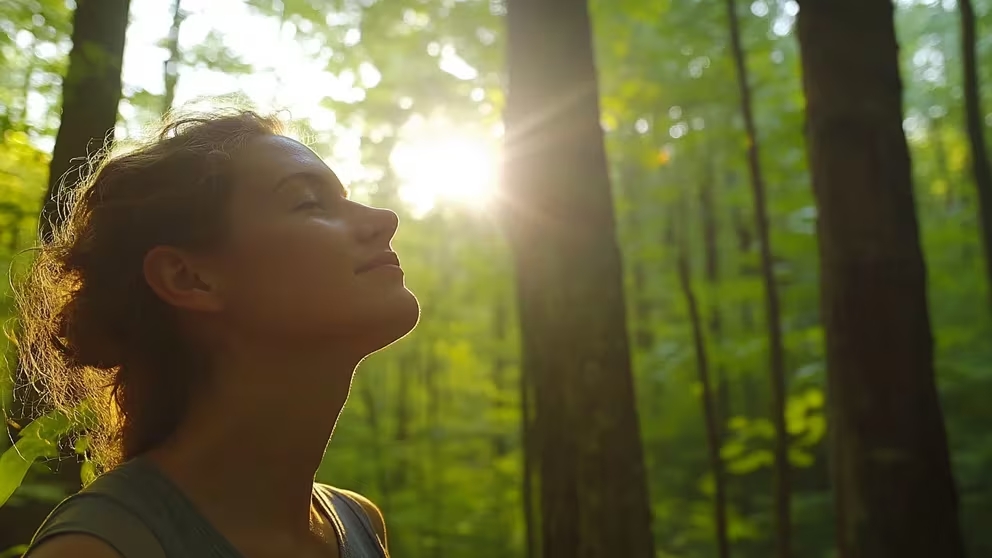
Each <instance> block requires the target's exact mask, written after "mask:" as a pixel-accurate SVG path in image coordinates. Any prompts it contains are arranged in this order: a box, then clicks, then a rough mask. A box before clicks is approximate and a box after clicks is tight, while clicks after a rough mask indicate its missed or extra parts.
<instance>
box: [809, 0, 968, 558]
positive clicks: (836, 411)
mask: <svg viewBox="0 0 992 558" xmlns="http://www.w3.org/2000/svg"><path fill="white" fill-rule="evenodd" d="M798 33H799V43H800V47H801V53H802V65H803V86H804V89H805V93H806V102H807V135H808V150H809V163H810V169H811V172H812V181H813V190H814V193H815V195H816V203H817V208H818V212H819V219H818V233H819V234H818V242H819V250H820V259H821V266H820V267H821V275H820V276H821V282H820V283H821V284H820V288H821V312H822V320H823V325H824V330H825V333H826V343H827V347H826V348H827V378H828V389H829V412H830V419H831V430H832V432H831V437H830V444H831V454H832V460H833V464H832V465H833V476H834V491H835V504H836V508H837V524H838V529H837V537H838V539H837V540H838V546H839V549H840V556H841V557H842V558H932V557H934V556H940V557H942V558H960V557H962V556H964V551H963V549H962V543H961V537H960V533H959V524H958V507H957V495H956V491H955V487H954V481H953V478H952V475H951V469H950V463H949V459H948V451H947V441H946V435H945V432H944V423H943V417H942V413H941V409H940V402H939V400H938V397H937V391H936V387H935V385H934V369H933V342H932V339H931V334H930V320H929V316H928V313H927V300H926V270H925V268H924V262H923V254H922V252H921V248H920V241H919V233H918V229H917V220H916V208H915V202H914V199H913V188H912V179H911V176H912V175H911V171H910V159H909V152H908V149H907V145H906V138H905V135H904V134H903V129H902V114H903V113H902V83H901V80H900V77H899V65H898V56H897V50H898V45H897V43H896V35H895V28H894V23H893V6H892V3H891V1H890V0H806V1H804V2H802V4H801V11H800V13H799V23H798Z"/></svg>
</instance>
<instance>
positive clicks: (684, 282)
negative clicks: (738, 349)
mask: <svg viewBox="0 0 992 558" xmlns="http://www.w3.org/2000/svg"><path fill="white" fill-rule="evenodd" d="M678 268H679V283H680V284H681V286H682V294H683V296H684V297H685V302H686V307H687V308H688V310H689V321H690V323H691V324H692V339H693V346H694V347H695V349H696V371H697V373H698V374H699V384H700V386H702V392H701V393H700V396H699V397H700V399H701V400H702V403H703V420H704V421H705V423H706V449H707V456H708V457H709V461H710V472H711V473H712V475H713V488H714V495H713V515H714V518H715V521H714V524H715V527H716V542H717V556H719V557H720V558H729V556H730V544H729V542H728V540H727V489H726V479H725V477H724V472H723V459H721V458H720V445H721V444H720V427H719V423H718V421H717V420H718V419H717V410H716V404H715V400H714V399H715V398H714V395H713V388H712V387H711V385H710V372H709V363H708V361H707V358H706V335H705V334H704V333H703V324H702V319H701V318H700V317H699V308H698V305H697V304H696V296H695V294H694V293H693V291H692V278H691V276H690V270H689V256H688V249H687V248H685V244H684V240H683V247H682V248H681V250H680V252H679V261H678Z"/></svg>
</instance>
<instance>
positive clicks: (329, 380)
mask: <svg viewBox="0 0 992 558" xmlns="http://www.w3.org/2000/svg"><path fill="white" fill-rule="evenodd" d="M290 352H291V353H292V355H293V356H291V357H287V353H286V352H282V351H280V352H278V353H275V352H274V353H271V354H266V353H264V352H261V351H259V350H250V351H236V352H234V353H233V354H227V355H224V356H223V357H222V358H220V359H218V360H217V361H215V365H214V367H213V369H212V370H211V374H210V382H209V383H208V384H207V383H206V382H205V384H207V385H205V386H204V388H202V389H201V390H200V393H197V394H196V396H195V397H194V401H193V402H192V405H191V408H190V409H189V412H188V413H187V418H186V419H185V420H184V422H183V425H182V426H181V427H180V428H179V430H178V431H177V432H176V434H175V435H174V436H173V437H172V439H171V440H170V442H169V443H167V444H165V445H163V446H162V447H161V448H158V449H156V450H154V451H153V452H151V454H150V457H151V459H152V460H153V461H155V462H156V463H157V464H158V465H159V467H160V468H161V469H162V470H163V472H164V473H165V474H166V475H167V476H169V477H170V478H171V480H172V481H173V482H175V483H176V484H177V485H178V486H179V487H180V489H182V490H183V491H184V493H186V495H187V496H188V497H189V498H190V500H192V501H193V503H194V504H195V505H196V506H197V508H198V509H199V510H200V511H201V513H203V514H204V515H205V516H207V518H208V519H209V520H210V521H211V522H212V523H214V524H215V526H216V527H217V528H218V529H221V530H222V532H223V530H224V528H225V526H226V527H228V528H229V529H230V530H236V531H244V532H247V533H256V534H259V535H260V534H261V533H266V532H269V533H271V532H272V531H273V530H278V531H281V532H285V533H290V532H299V533H302V532H304V531H308V530H309V528H310V509H311V506H310V503H311V493H312V489H313V479H314V474H315V473H316V471H317V467H318V466H319V465H320V461H321V458H322V457H323V454H324V450H325V448H326V446H327V442H328V440H329V439H330V436H331V433H332V431H333V430H334V425H335V423H336V422H337V419H338V416H339V415H340V413H341V409H342V408H343V407H344V404H345V401H346V400H347V399H348V392H349V389H350V386H351V379H352V376H353V374H354V370H355V367H356V366H357V364H358V362H359V360H360V359H357V358H350V359H345V358H334V357H333V356H330V355H329V354H328V351H326V350H325V351H323V352H322V353H321V354H309V355H307V354H303V353H302V352H301V351H299V350H294V351H290ZM260 479H264V482H259V480H260Z"/></svg>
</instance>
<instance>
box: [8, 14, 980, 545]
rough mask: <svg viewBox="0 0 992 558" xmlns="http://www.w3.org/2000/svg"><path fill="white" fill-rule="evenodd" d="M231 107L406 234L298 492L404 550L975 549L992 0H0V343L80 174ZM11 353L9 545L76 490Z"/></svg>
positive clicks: (51, 423) (78, 439)
mask: <svg viewBox="0 0 992 558" xmlns="http://www.w3.org/2000/svg"><path fill="white" fill-rule="evenodd" d="M228 105H237V106H242V107H243V106H250V107H254V108H255V109H256V110H260V111H263V112H275V113H278V114H279V115H281V116H282V117H283V118H284V119H285V120H287V121H288V122H289V123H290V129H291V130H292V134H293V135H294V137H297V138H299V139H300V140H301V141H304V142H305V143H307V144H308V145H310V146H311V147H312V149H313V150H314V151H315V152H316V153H317V154H318V155H320V156H321V157H322V158H324V159H325V160H326V161H327V162H328V164H329V165H330V166H331V168H333V169H334V170H335V172H336V173H337V174H338V175H340V176H341V177H342V179H343V181H344V182H345V183H346V184H347V185H348V187H349V189H350V191H351V195H352V196H353V197H354V198H355V199H358V200H359V201H363V202H366V203H370V204H375V205H380V206H384V207H388V208H390V209H392V210H394V211H396V212H397V213H398V214H399V215H400V218H401V226H400V229H399V233H398V235H397V236H396V238H395V240H394V246H395V249H396V251H397V252H398V253H399V254H400V255H401V257H402V258H403V262H404V268H405V269H406V277H407V283H408V285H409V286H410V289H411V290H412V291H413V292H414V293H415V294H416V295H417V297H418V299H419V300H420V303H421V307H422V317H421V321H420V324H419V326H418V327H417V329H416V330H415V331H414V332H413V333H412V334H410V335H409V336H407V337H406V338H404V339H402V340H401V341H399V342H398V343H396V344H395V345H394V346H392V347H390V348H388V349H386V350H384V351H382V352H381V353H378V354H375V355H373V356H372V357H370V358H369V359H367V360H366V361H365V362H364V363H363V364H362V366H361V368H360V370H359V371H358V374H357V376H356V379H355V382H354V385H353V387H352V391H351V395H350V398H349V402H348V404H347V406H346V408H345V411H344V413H343V415H342V417H341V420H340V422H339V424H338V426H337V429H336V431H335V435H334V439H333V442H332V443H331V445H330V446H329V449H328V451H327V453H326V455H325V457H324V460H323V462H322V465H321V468H320V470H319V471H318V474H317V479H318V480H321V481H323V482H328V483H331V484H334V485H336V486H341V487H347V488H349V489H352V490H355V491H358V492H361V493H362V494H365V495H366V496H368V497H369V498H370V499H372V500H373V501H375V502H376V503H377V504H378V505H379V506H380V507H381V509H382V511H383V513H384V516H385V519H386V524H387V528H388V531H389V539H390V550H391V554H392V555H393V556H395V557H402V558H462V557H466V558H467V557H472V558H488V557H492V558H495V557H510V556H514V557H520V558H573V557H574V558H619V557H624V558H628V557H629V558H707V557H717V558H729V557H731V556H733V557H735V558H766V557H774V558H834V557H836V558H896V557H898V558H962V557H964V556H970V557H973V558H975V557H981V556H992V529H990V528H989V525H992V476H990V475H989V473H988V472H989V471H990V470H992V405H989V404H988V402H986V401H985V397H988V396H990V395H992V343H990V342H989V340H990V339H992V289H990V284H992V167H990V162H989V155H990V152H989V148H988V146H987V145H986V143H985V135H986V133H987V131H988V129H989V128H992V1H989V0H895V1H892V0H798V1H797V0H706V1H700V0H589V1H588V2H582V1H571V2H568V1H565V0H388V1H386V0H169V1H165V0H2V2H0V265H2V266H3V267H4V269H6V270H9V275H10V280H7V281H3V282H2V284H0V317H2V321H3V322H4V323H5V324H6V326H7V328H8V329H12V330H16V328H17V320H16V316H15V305H14V300H13V289H14V288H15V287H14V286H13V285H16V278H17V276H18V273H19V272H20V271H22V270H24V269H26V267H27V264H28V262H30V259H31V257H32V256H31V254H32V252H31V250H30V249H31V248H32V247H33V246H37V245H38V243H39V242H41V241H42V240H43V239H44V238H45V235H46V234H47V232H48V231H47V223H48V222H49V219H57V218H58V215H59V205H58V204H59V195H58V194H59V190H60V188H63V187H64V184H65V182H70V183H71V182H72V180H73V177H78V176H79V172H80V165H79V162H80V161H81V160H83V159H85V157H86V156H87V155H88V154H92V153H94V152H95V151H97V150H99V149H101V148H103V147H104V145H105V142H106V145H107V146H108V147H111V144H110V143H109V141H110V140H111V138H112V139H113V141H114V144H113V146H112V149H114V150H116V149H121V150H123V149H127V147H128V145H129V142H133V141H134V140H135V139H138V138H141V137H143V135H144V134H145V133H146V132H147V131H148V130H149V129H151V128H152V127H154V125H155V123H156V122H158V121H159V120H160V118H161V117H162V116H163V115H164V114H166V113H168V112H169V111H172V110H186V109H191V108H192V109H196V108H211V107H217V106H228ZM108 132H109V133H108ZM62 177H64V178H65V180H64V181H60V178H62ZM3 351H4V355H5V357H6V358H5V360H4V361H3V365H2V374H0V401H2V406H3V411H4V415H5V418H6V433H7V436H3V437H0V452H2V456H0V557H13V556H20V555H21V553H22V552H23V551H24V550H25V549H26V544H27V543H28V542H29V541H30V539H31V536H32V534H33V533H34V532H35V530H36V529H37V527H38V525H39V524H40V523H41V521H42V520H43V519H44V518H45V516H46V514H47V513H48V512H49V511H50V510H51V509H52V508H53V507H54V506H55V505H56V504H57V503H58V502H60V501H61V500H62V499H64V498H66V497H67V496H68V495H69V494H71V493H73V492H75V491H77V490H79V489H80V487H81V486H82V485H84V484H85V483H87V482H89V481H90V480H92V478H93V475H94V471H93V467H92V464H91V463H90V462H89V461H88V459H87V448H86V443H87V438H86V424H85V420H79V417H67V416H64V415H58V414H54V415H53V414H49V415H43V416H41V417H40V418H39V416H38V413H37V412H36V411H37V409H36V408H35V407H34V406H33V405H31V386H30V385H25V383H24V382H23V379H22V378H21V377H20V376H19V373H18V372H19V368H18V356H17V352H16V347H15V346H14V345H13V343H7V344H6V345H5V346H4V348H3ZM273 374H274V377H275V376H276V375H277V374H278V371H273ZM276 383H277V380H274V384H276ZM275 387H277V385H276V386H275ZM272 420H276V421H278V420H279V417H273V419H272ZM32 421H33V422H32ZM285 435H286V436H292V435H293V433H292V429H291V426H290V425H287V430H286V434H285ZM244 436H245V440H246V442H245V449H244V455H243V459H244V460H246V461H247V460H251V459H252V446H253V444H260V445H261V444H265V443H266V440H264V439H260V437H258V436H257V435H254V436H253V433H252V432H245V433H244ZM983 471H985V473H983Z"/></svg>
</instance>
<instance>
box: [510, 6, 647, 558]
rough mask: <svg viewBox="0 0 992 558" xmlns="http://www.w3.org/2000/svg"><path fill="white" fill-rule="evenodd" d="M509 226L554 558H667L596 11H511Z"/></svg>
mask: <svg viewBox="0 0 992 558" xmlns="http://www.w3.org/2000/svg"><path fill="white" fill-rule="evenodd" d="M507 9H508V12H507V25H508V32H509V36H508V39H509V40H508V44H509V51H508V64H509V72H508V74H509V92H508V98H507V108H506V127H507V166H506V169H505V171H506V172H505V173H504V176H505V177H506V181H505V183H504V188H505V189H506V190H507V193H508V199H509V200H512V202H507V205H506V207H505V208H504V210H505V211H504V219H505V223H504V225H505V228H506V232H507V235H508V238H509V242H510V246H511V249H512V251H513V255H514V261H515V268H516V269H515V271H516V274H517V285H518V292H517V296H518V301H519V307H520V312H519V313H520V327H521V335H522V349H523V353H524V366H525V367H527V369H528V370H527V373H528V374H529V375H530V377H531V378H532V381H533V382H534V392H535V403H536V405H535V407H536V416H535V417H534V419H535V430H536V431H537V434H538V444H539V448H538V453H539V459H538V462H539V468H540V493H541V511H542V519H543V521H542V522H541V526H542V531H543V537H542V546H543V549H544V552H543V557H544V558H608V557H609V558H611V557H615V556H623V557H625V558H648V557H653V556H654V550H653V546H654V542H653V538H652V533H651V513H650V508H649V496H648V489H647V479H646V475H645V469H644V460H643V448H642V447H641V437H640V427H639V424H638V418H637V410H636V407H635V400H634V384H633V377H632V374H631V366H630V354H629V352H628V351H629V348H628V340H627V328H626V315H625V314H626V311H625V308H624V296H623V277H622V275H623V271H622V267H621V262H620V252H619V249H618V246H617V241H616V231H615V223H614V216H613V203H612V200H611V197H610V182H609V175H608V172H607V164H606V155H605V152H604V149H603V138H602V130H601V128H600V124H599V114H600V113H599V100H598V96H597V79H596V69H595V66H594V63H593V50H592V40H591V36H590V27H589V16H588V13H587V10H586V5H585V3H583V2H572V1H565V0H509V1H508V2H507Z"/></svg>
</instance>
